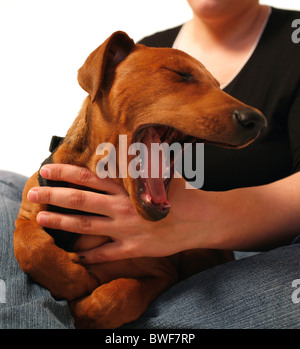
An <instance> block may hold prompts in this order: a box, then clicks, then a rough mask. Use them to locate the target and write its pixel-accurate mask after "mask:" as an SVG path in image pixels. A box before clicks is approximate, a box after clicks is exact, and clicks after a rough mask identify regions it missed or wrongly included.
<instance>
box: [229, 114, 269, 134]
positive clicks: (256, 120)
mask: <svg viewBox="0 0 300 349" xmlns="http://www.w3.org/2000/svg"><path fill="white" fill-rule="evenodd" d="M232 117H233V121H234V122H235V123H236V124H237V125H239V126H242V127H243V129H244V130H248V131H249V132H250V131H252V132H253V133H257V132H259V131H260V132H262V131H263V130H264V129H265V128H266V127H267V120H266V118H265V117H264V116H263V115H262V114H261V113H260V112H258V111H255V110H254V109H250V108H243V109H239V110H235V111H234V112H233V114H232Z"/></svg>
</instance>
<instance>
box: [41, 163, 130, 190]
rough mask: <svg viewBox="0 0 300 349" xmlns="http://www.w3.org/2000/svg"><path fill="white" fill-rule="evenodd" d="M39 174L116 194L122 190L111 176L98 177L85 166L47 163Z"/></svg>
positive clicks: (54, 179)
mask: <svg viewBox="0 0 300 349" xmlns="http://www.w3.org/2000/svg"><path fill="white" fill-rule="evenodd" d="M40 174H41V176H42V177H43V178H46V179H49V180H53V181H63V182H68V183H73V184H76V185H80V186H84V187H88V188H92V189H96V190H99V191H104V192H106V193H108V194H117V193H119V192H120V191H122V190H123V188H122V186H120V185H119V184H117V183H116V182H114V180H112V179H111V178H103V179H102V178H99V177H97V176H96V175H95V174H94V173H92V172H91V171H90V170H88V169H87V168H84V167H79V166H74V165H68V164H48V165H45V166H43V167H42V168H41V169H40Z"/></svg>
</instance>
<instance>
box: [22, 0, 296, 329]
mask: <svg viewBox="0 0 300 349" xmlns="http://www.w3.org/2000/svg"><path fill="white" fill-rule="evenodd" d="M188 2H189V4H190V6H191V8H192V10H193V14H194V15H193V19H192V20H191V21H190V22H188V23H186V24H185V25H184V26H183V27H178V28H174V29H171V30H169V31H166V32H162V33H158V34H155V35H154V36H151V37H148V38H145V39H144V40H142V43H144V44H147V45H151V46H173V47H175V48H178V49H181V50H184V51H186V52H187V53H189V54H191V55H193V56H194V57H196V58H197V59H199V60H200V61H201V62H202V63H204V65H206V67H207V68H208V70H210V72H211V73H212V74H213V75H214V76H215V77H216V78H217V79H218V80H219V81H220V84H221V87H222V88H223V89H224V90H225V91H226V92H228V93H229V94H232V95H233V96H234V97H236V98H238V99H240V100H242V101H243V102H245V103H247V104H250V105H252V106H254V107H256V108H258V109H260V110H261V111H262V112H263V113H264V114H265V116H266V117H267V118H268V122H269V126H268V131H267V133H266V134H265V135H264V137H262V138H261V139H260V140H258V141H256V142H255V143H254V144H252V145H251V146H249V147H247V148H245V149H242V150H228V149H221V148H215V147H213V146H205V185H204V187H203V188H202V189H204V190H198V191H197V190H185V189H184V188H185V186H184V181H183V180H182V179H175V180H174V181H173V184H172V185H171V188H170V193H169V198H170V202H171V205H172V210H171V212H170V214H169V215H168V217H167V218H166V219H164V220H162V221H160V222H147V221H144V220H142V218H140V217H139V216H138V215H137V214H136V213H135V212H134V210H133V208H132V206H131V203H130V201H129V199H128V197H127V195H126V193H125V192H124V191H123V190H122V189H121V188H119V187H118V186H117V185H116V184H114V183H109V184H108V186H106V184H104V183H103V182H101V181H100V180H99V179H97V178H96V177H95V176H94V175H92V174H91V173H88V172H86V170H85V169H80V168H77V167H74V166H68V165H51V166H50V165H47V166H46V167H45V168H43V169H42V176H45V177H46V178H49V179H54V180H57V179H58V180H65V181H69V182H76V183H79V184H83V185H85V186H88V187H92V188H96V189H102V190H103V189H104V190H106V191H107V192H108V193H109V194H111V195H110V199H109V200H108V199H107V196H105V195H101V194H99V195H101V198H100V196H99V197H98V198H97V201H98V202H99V200H101V201H102V202H103V207H105V214H106V215H107V216H108V217H109V218H110V219H103V218H99V219H95V218H93V219H91V220H90V221H89V222H90V226H89V230H88V231H90V232H91V233H93V234H96V235H97V234H99V235H101V234H103V235H107V234H109V235H110V236H111V237H112V239H113V241H114V242H112V243H110V244H107V245H103V246H101V247H99V248H95V249H93V250H90V251H85V252H84V253H83V254H84V256H85V263H95V262H102V261H109V260H115V259H121V258H127V257H139V256H165V255H169V254H173V253H176V252H179V251H182V250H185V249H190V248H197V247H200V248H221V249H232V250H244V251H246V250H269V251H268V252H263V253H261V254H259V255H256V256H253V257H249V258H245V259H242V260H238V261H235V262H231V263H228V264H224V265H221V266H218V267H216V268H212V269H209V270H207V271H205V272H202V273H200V274H198V275H195V276H193V277H192V278H189V279H188V280H186V281H183V282H182V283H180V284H178V285H175V286H174V287H173V288H171V289H170V290H168V291H167V292H166V293H165V294H164V295H162V296H161V297H159V298H158V299H157V300H156V301H155V302H154V303H153V304H152V305H151V306H150V308H149V310H148V311H147V312H146V314H145V315H144V316H142V317H141V318H140V319H139V320H138V321H136V322H135V323H133V324H130V325H128V327H129V328H160V327H161V328H263V327H265V328H275V327H277V328H278V327H280V328H297V327H299V326H300V325H299V323H300V322H299V315H298V308H297V306H296V305H295V303H294V302H293V299H294V300H295V297H294V298H293V299H292V294H293V292H294V291H295V289H294V288H293V287H292V282H293V281H294V280H296V279H298V278H299V266H300V258H299V251H300V245H299V244H297V235H298V234H299V232H300V173H299V172H298V171H299V169H300V64H299V61H300V50H299V46H297V45H295V44H294V43H293V42H292V40H291V33H292V28H291V23H292V21H293V19H296V18H297V17H298V18H300V17H299V16H300V14H299V13H298V12H291V11H281V10H277V9H270V8H268V7H266V6H261V5H260V4H259V3H258V1H257V0H245V1H239V0H222V1H221V0H220V1H216V0H189V1H188ZM175 181H176V183H177V185H176V186H175V185H174V183H175ZM74 193H75V191H69V190H66V191H64V192H59V195H58V192H57V190H56V189H55V188H45V187H44V188H39V189H38V190H35V191H32V192H30V193H29V199H30V200H31V201H32V202H39V203H50V204H55V205H58V206H68V207H69V206H70V202H71V200H72V195H73V194H74ZM83 195H85V198H86V200H93V197H92V196H91V195H90V193H88V192H86V193H84V194H83ZM81 209H82V210H83V211H84V207H82V208H81ZM98 213H99V214H102V213H104V212H103V211H102V209H101V207H100V208H99V212H98ZM37 220H38V222H39V223H40V224H41V225H43V226H47V227H52V228H59V229H63V230H69V231H72V232H78V233H80V232H82V231H81V229H80V218H74V217H68V216H64V215H58V214H55V213H50V212H42V213H40V214H39V216H38V217H37ZM86 222H87V221H86V219H85V223H86ZM141 226H143V229H140V227H141ZM86 231H87V229H85V232H86ZM292 241H294V243H293V244H290V243H291V242H292ZM293 285H295V283H294V284H293Z"/></svg>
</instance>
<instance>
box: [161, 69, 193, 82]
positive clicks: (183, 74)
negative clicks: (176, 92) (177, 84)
mask: <svg viewBox="0 0 300 349" xmlns="http://www.w3.org/2000/svg"><path fill="white" fill-rule="evenodd" d="M162 69H165V70H169V71H171V72H173V73H175V74H177V75H178V76H180V77H181V78H182V79H183V80H184V81H188V82H191V81H194V80H195V77H194V75H193V74H191V73H188V72H183V71H178V70H174V69H171V68H167V67H162Z"/></svg>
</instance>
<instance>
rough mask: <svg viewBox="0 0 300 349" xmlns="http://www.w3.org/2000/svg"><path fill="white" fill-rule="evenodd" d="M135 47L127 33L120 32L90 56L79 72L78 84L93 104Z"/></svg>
mask: <svg viewBox="0 0 300 349" xmlns="http://www.w3.org/2000/svg"><path fill="white" fill-rule="evenodd" d="M134 47H135V44H134V42H133V40H132V39H130V38H129V36H128V35H127V34H126V33H124V32H121V31H118V32H115V33H114V34H112V35H111V36H110V37H109V38H108V39H107V40H106V41H105V42H104V43H103V44H102V45H101V46H99V47H98V48H97V49H96V50H95V51H93V52H92V53H91V54H90V55H89V56H88V58H87V59H86V61H85V63H84V64H83V66H82V67H81V68H80V69H79V71H78V82H79V85H80V86H81V87H82V88H83V89H84V90H85V91H86V92H88V94H89V95H90V96H91V100H92V102H94V101H95V99H96V97H97V95H98V94H99V93H101V90H102V91H104V90H105V89H106V88H107V87H108V85H109V82H108V81H107V80H108V77H110V78H112V76H113V72H114V69H115V68H116V66H117V65H118V64H119V63H120V62H122V61H123V60H124V59H125V58H126V57H127V56H128V55H129V53H130V52H131V51H132V50H133V49H134Z"/></svg>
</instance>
